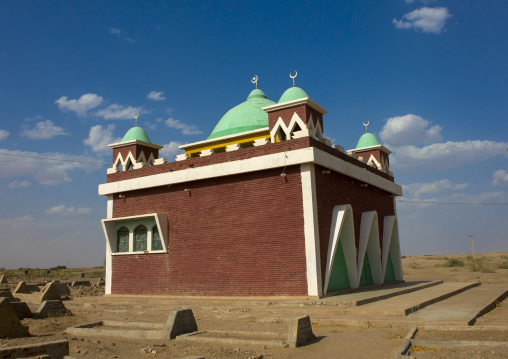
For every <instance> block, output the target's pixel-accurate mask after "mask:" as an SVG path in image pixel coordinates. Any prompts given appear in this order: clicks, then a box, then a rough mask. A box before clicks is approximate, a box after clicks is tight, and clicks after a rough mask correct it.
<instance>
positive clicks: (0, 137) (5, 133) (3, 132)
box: [0, 130, 9, 141]
mask: <svg viewBox="0 0 508 359" xmlns="http://www.w3.org/2000/svg"><path fill="white" fill-rule="evenodd" d="M7 137H9V131H6V130H0V141H2V140H5V139H6V138H7Z"/></svg>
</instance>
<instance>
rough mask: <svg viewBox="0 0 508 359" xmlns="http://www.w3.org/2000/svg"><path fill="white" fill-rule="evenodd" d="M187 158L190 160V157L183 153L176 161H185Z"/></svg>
mask: <svg viewBox="0 0 508 359" xmlns="http://www.w3.org/2000/svg"><path fill="white" fill-rule="evenodd" d="M187 158H189V156H188V155H187V154H186V153H181V154H179V155H177V156H176V158H175V160H176V161H184V160H186V159H187Z"/></svg>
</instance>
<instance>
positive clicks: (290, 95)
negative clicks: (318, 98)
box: [279, 86, 309, 103]
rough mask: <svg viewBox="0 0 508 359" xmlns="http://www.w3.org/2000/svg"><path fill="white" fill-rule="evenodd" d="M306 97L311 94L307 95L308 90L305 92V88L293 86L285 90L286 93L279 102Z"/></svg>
mask: <svg viewBox="0 0 508 359" xmlns="http://www.w3.org/2000/svg"><path fill="white" fill-rule="evenodd" d="M305 97H309V95H307V92H305V91H304V90H302V89H301V88H299V87H294V86H293V87H290V88H288V89H287V90H286V91H284V93H283V94H282V96H281V97H280V100H279V103H282V102H288V101H293V100H299V99H301V98H305Z"/></svg>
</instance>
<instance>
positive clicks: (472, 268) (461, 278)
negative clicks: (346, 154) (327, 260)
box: [0, 252, 508, 359]
mask: <svg viewBox="0 0 508 359" xmlns="http://www.w3.org/2000/svg"><path fill="white" fill-rule="evenodd" d="M469 256H470V255H467V254H461V255H432V256H420V257H403V259H402V264H403V274H404V280H405V281H406V282H420V281H432V280H442V281H444V282H445V283H447V282H458V283H469V282H471V283H473V282H478V281H479V282H481V287H484V288H488V286H492V287H494V286H498V287H499V286H503V285H505V286H506V288H507V289H508V252H507V253H490V254H476V260H474V261H473V260H471V259H468V257H469ZM103 271H104V269H103V268H88V269H87V268H77V269H72V270H69V269H64V270H60V272H58V274H56V272H54V273H53V274H51V276H52V278H42V276H48V275H49V274H48V273H47V271H42V270H41V271H39V272H38V273H37V275H41V277H40V278H30V282H31V284H36V283H38V284H41V283H40V282H41V280H43V279H44V280H50V279H52V280H54V279H56V280H60V281H61V282H64V283H70V282H72V281H73V280H90V281H91V282H92V283H95V282H96V281H97V278H98V277H99V276H103ZM4 272H7V274H8V276H9V285H10V286H11V288H12V287H13V286H15V284H16V283H17V281H20V280H28V279H29V278H27V277H26V275H25V274H24V272H23V271H4ZM82 273H84V274H82ZM0 274H1V273H0ZM82 276H84V277H85V278H82ZM465 293H467V291H466V292H464V293H463V294H462V295H464V294H465ZM464 298H467V297H464ZM380 302H382V301H380ZM63 303H64V304H65V306H66V307H67V309H68V310H70V311H71V312H72V315H68V316H56V317H52V318H47V319H31V318H28V319H23V320H22V321H21V322H22V324H23V325H25V326H28V327H29V331H30V335H31V336H30V337H27V338H13V339H0V348H3V347H11V346H17V345H24V344H32V343H38V342H43V341H54V340H58V339H67V340H69V346H70V355H71V356H73V357H76V358H81V357H91V358H138V357H139V358H147V357H161V358H187V357H193V356H196V357H203V358H207V359H208V358H393V357H394V356H395V354H396V352H397V350H398V349H399V348H400V346H401V345H402V343H403V341H404V338H405V336H406V335H407V333H408V331H409V328H408V327H407V326H397V325H392V324H388V325H375V324H373V325H371V324H370V323H369V322H368V321H367V323H368V324H366V325H345V324H340V322H336V323H334V320H335V319H337V318H340V317H341V316H343V317H347V314H344V313H345V310H344V309H343V308H342V307H340V306H339V305H333V304H332V305H330V302H327V301H326V300H325V299H323V300H322V301H321V300H305V299H298V300H294V299H291V298H273V297H270V298H266V297H265V298H253V299H246V298H203V297H200V298H182V297H159V296H156V297H146V296H145V297H142V296H104V295H103V287H102V288H101V287H76V288H71V294H70V296H69V298H68V300H64V302H63ZM29 306H30V309H31V310H32V311H33V312H35V311H36V310H37V308H38V305H34V304H31V305H29ZM183 308H191V309H192V310H193V313H194V316H195V318H196V321H197V324H198V329H199V330H200V331H206V330H220V331H222V334H221V335H222V337H225V338H227V337H229V335H228V332H231V333H234V332H235V331H246V332H247V333H246V334H244V336H247V337H250V338H260V337H262V335H261V333H263V332H271V333H281V334H280V335H279V337H280V338H284V336H286V337H287V331H288V320H289V319H291V318H295V317H299V316H303V315H309V316H310V319H311V322H312V329H313V333H314V334H315V336H316V338H315V339H314V340H313V341H312V342H311V343H310V344H308V345H305V346H303V347H300V348H291V347H284V346H273V345H266V344H238V343H231V344H218V343H206V342H191V341H181V340H151V339H121V338H108V337H98V336H95V337H94V336H79V335H70V334H66V333H65V330H66V328H68V327H71V326H76V325H80V324H85V323H91V322H96V321H100V320H115V321H125V322H151V323H164V322H165V321H166V318H167V316H168V314H169V313H170V312H171V311H172V310H177V309H183ZM416 313H418V312H416ZM409 316H410V315H409ZM409 316H408V317H409ZM476 326H479V327H485V326H488V327H490V326H492V327H506V329H507V331H488V330H487V331H484V332H483V334H481V335H479V334H478V333H476V334H473V335H472V337H473V339H472V338H471V335H470V334H468V333H466V332H460V331H456V332H454V333H448V334H447V335H448V337H447V339H446V340H486V341H490V342H492V341H494V342H495V341H497V342H508V337H507V335H506V333H508V299H506V300H503V301H500V302H498V303H496V307H495V308H494V309H492V310H490V311H489V312H488V313H486V314H484V315H483V316H480V317H479V318H477V320H476V322H475V323H474V327H476ZM466 328H467V327H466ZM418 335H419V336H420V338H423V339H425V338H431V339H432V338H433V336H434V337H435V336H436V335H437V336H438V337H443V334H442V333H440V332H439V333H438V332H435V331H433V330H430V329H429V330H425V329H424V330H421V331H420V333H419V334H418ZM410 357H412V358H464V357H467V358H508V348H507V347H501V348H500V347H481V346H480V347H469V346H462V347H454V348H432V347H424V346H414V349H413V351H412V352H411V356H410Z"/></svg>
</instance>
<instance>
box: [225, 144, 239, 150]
mask: <svg viewBox="0 0 508 359" xmlns="http://www.w3.org/2000/svg"><path fill="white" fill-rule="evenodd" d="M239 149H240V144H239V143H234V144H232V145H228V146H226V152H231V151H237V150H239Z"/></svg>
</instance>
